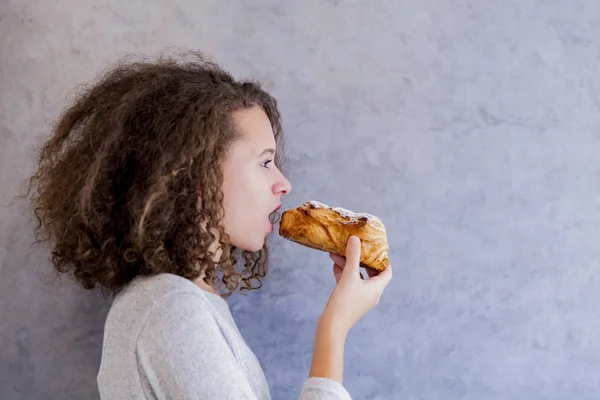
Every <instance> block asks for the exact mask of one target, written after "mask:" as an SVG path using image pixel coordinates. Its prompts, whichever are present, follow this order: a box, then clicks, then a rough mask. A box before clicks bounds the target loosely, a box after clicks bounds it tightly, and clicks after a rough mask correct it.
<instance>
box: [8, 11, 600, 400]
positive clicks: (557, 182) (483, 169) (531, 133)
mask: <svg viewBox="0 0 600 400" xmlns="http://www.w3.org/2000/svg"><path fill="white" fill-rule="evenodd" d="M392 3H393V4H392ZM226 4H227V5H226ZM227 7H229V8H227ZM599 16H600V5H599V3H598V1H597V0H579V1H577V0H569V1H568V2H567V1H559V0H547V1H533V0H520V1H518V0H505V1H501V2H498V1H491V0H462V1H459V0H455V1H442V0H422V1H419V2H415V1H408V0H402V1H396V2H392V1H388V2H383V1H368V2H367V1H341V0H336V1H334V0H330V1H318V0H314V1H308V2H306V1H302V2H301V1H286V2H283V1H275V0H271V1H252V2H249V1H242V0H237V1H227V2H222V1H208V0H203V1H196V0H185V1H182V0H179V1H174V2H166V1H163V2H154V3H151V2H144V1H141V0H129V1H125V0H122V1H120V0H106V1H92V2H86V1H76V0H58V1H56V2H48V1H43V0H27V1H19V0H3V1H2V2H0V37H2V45H1V47H0V61H1V65H0V66H1V69H0V96H1V102H0V200H1V201H2V203H3V204H4V203H6V202H8V201H9V200H10V198H11V196H12V194H13V193H14V192H15V190H17V189H18V187H19V182H20V180H21V179H22V178H24V177H25V176H26V175H27V173H28V172H29V171H30V170H31V156H32V149H33V148H34V146H35V144H36V141H35V140H36V137H37V136H38V135H39V134H42V133H45V132H47V130H48V126H49V123H50V122H51V121H52V118H54V117H55V116H56V113H57V112H58V110H60V108H61V107H62V105H63V104H64V100H65V96H67V95H68V94H69V93H70V90H71V89H72V87H73V86H74V85H75V84H77V83H80V82H82V81H85V80H87V79H89V78H91V77H93V76H94V75H95V73H96V71H97V70H98V69H99V68H101V67H103V66H104V65H105V63H106V62H108V61H112V60H114V59H115V58H116V57H118V56H120V55H122V54H124V53H126V52H131V51H136V52H143V53H149V54H152V53H155V52H156V51H158V50H162V49H164V48H165V47H166V46H180V47H187V48H193V49H201V50H206V51H207V52H209V53H210V54H212V55H213V56H214V57H215V58H216V59H217V60H218V61H219V62H220V63H222V64H223V65H225V66H226V67H227V68H229V69H230V70H232V71H233V72H234V73H235V74H236V75H238V76H251V77H258V78H261V79H263V80H264V82H265V83H266V85H267V87H268V88H269V89H272V91H273V93H274V94H275V95H276V96H277V97H278V98H279V100H280V102H281V106H282V110H283V114H284V118H285V121H284V122H285V126H286V129H287V133H288V137H289V146H288V148H289V153H290V156H291V162H290V164H289V166H290V170H289V178H290V179H291V181H292V183H293V184H294V187H295V188H294V192H293V194H292V195H290V196H289V199H288V201H287V203H286V205H287V206H294V205H297V204H298V203H300V202H302V201H304V200H306V199H317V200H320V201H323V202H325V203H329V204H332V205H339V206H343V207H346V208H350V209H355V210H356V211H366V212H371V213H374V214H377V215H379V216H380V217H382V219H383V220H384V222H386V224H387V226H388V231H389V239H390V243H391V251H392V257H393V261H394V265H395V270H394V271H395V277H394V281H393V282H392V284H391V285H390V287H389V289H388V290H387V291H386V293H385V296H384V298H383V299H382V301H381V303H380V305H379V306H378V308H377V309H375V310H374V311H373V312H371V313H370V314H369V315H368V316H367V317H365V318H364V320H363V321H361V322H360V323H359V324H358V325H357V326H356V327H355V329H354V330H353V331H352V333H351V335H350V337H349V339H348V344H347V350H346V375H345V376H346V381H345V383H346V385H347V387H348V388H349V390H350V391H351V393H352V394H353V395H354V396H355V398H357V399H426V400H433V399H514V400H529V399H578V400H585V399H592V398H598V393H599V392H600V334H599V332H600V317H599V316H598V312H597V308H598V305H599V304H600V274H599V272H598V270H599V260H600V246H599V245H598V242H599V239H600V190H599V187H600V157H598V154H599V153H600V142H599V138H600V134H599V132H600V112H599V111H600V94H599V93H598V90H599V89H600V74H599V70H598V66H599V63H600V51H599V46H600V18H599ZM30 241H31V228H30V224H29V222H28V220H27V218H26V217H25V216H24V205H23V204H17V205H16V206H14V207H12V208H8V209H6V208H2V209H0V343H2V346H0V398H2V399H81V398H86V399H93V398H97V393H96V386H95V385H96V383H95V375H96V372H97V368H98V362H99V356H100V346H101V338H102V325H103V322H104V318H105V316H106V313H107V310H108V307H109V306H110V302H109V300H104V299H102V297H101V296H93V295H89V294H86V293H83V292H82V291H81V290H77V289H74V288H73V287H72V286H71V285H69V284H68V282H65V283H64V284H58V283H52V282H53V281H52V276H51V275H49V273H48V271H49V270H50V269H49V265H48V263H47V261H45V255H44V254H43V253H42V252H41V251H40V250H38V249H32V248H31V247H30V245H29V243H30ZM275 242H276V243H275V250H274V255H273V261H274V262H273V266H272V269H271V272H270V275H269V278H268V279H267V281H266V283H265V286H264V288H263V289H262V290H261V291H259V292H256V293H251V294H249V295H248V296H246V297H235V298H234V299H232V300H231V304H232V309H233V312H234V314H235V316H236V318H237V319H238V321H239V324H240V328H241V330H242V332H243V334H244V335H245V336H246V338H247V340H248V342H249V344H250V345H251V346H252V347H253V348H254V349H255V351H256V353H257V355H258V357H259V358H260V360H261V361H262V363H263V365H264V368H265V371H266V374H267V378H268V379H269V381H270V384H271V387H272V392H273V396H274V398H275V399H293V398H295V397H296V396H297V394H298V393H299V391H300V387H301V384H302V381H303V380H304V378H305V377H306V374H307V371H308V368H309V365H310V355H311V345H312V340H313V333H314V323H315V320H316V318H317V316H318V315H319V313H320V311H321V308H322V306H323V305H324V303H325V301H326V299H327V296H328V294H329V292H330V290H331V289H332V288H333V278H332V276H331V274H330V265H329V260H328V258H327V256H326V255H325V254H320V253H317V252H314V251H311V250H308V249H303V248H300V247H299V246H297V245H294V244H292V243H289V242H286V243H282V241H281V240H276V241H275ZM48 282H50V284H48Z"/></svg>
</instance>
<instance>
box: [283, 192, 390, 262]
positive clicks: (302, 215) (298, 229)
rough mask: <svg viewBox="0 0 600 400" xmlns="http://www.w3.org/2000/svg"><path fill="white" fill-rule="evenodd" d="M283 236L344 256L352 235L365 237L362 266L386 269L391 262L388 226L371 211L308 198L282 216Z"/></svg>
mask: <svg viewBox="0 0 600 400" xmlns="http://www.w3.org/2000/svg"><path fill="white" fill-rule="evenodd" d="M279 235H280V236H281V237H283V238H285V239H287V240H290V241H293V242H296V243H299V244H301V245H303V246H306V247H309V248H312V249H316V250H320V251H325V252H328V253H334V254H338V255H340V256H344V255H345V253H346V242H347V241H348V238H349V237H350V236H353V235H354V236H358V237H359V238H360V239H361V256H360V262H361V266H362V267H365V268H371V269H374V270H377V271H383V270H385V269H386V268H387V267H388V266H389V265H390V260H389V256H388V251H389V249H388V243H387V234H386V230H385V226H384V225H383V223H382V222H381V220H380V219H379V218H377V217H375V216H373V215H370V214H360V213H354V212H352V211H349V210H345V209H343V208H339V207H336V208H333V207H329V206H327V205H325V204H323V203H320V202H317V201H307V202H305V203H304V204H302V205H301V206H299V207H296V208H291V209H289V210H286V211H285V212H284V213H283V214H282V216H281V222H280V224H279Z"/></svg>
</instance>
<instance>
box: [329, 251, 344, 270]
mask: <svg viewBox="0 0 600 400" xmlns="http://www.w3.org/2000/svg"><path fill="white" fill-rule="evenodd" d="M329 258H331V260H332V261H333V262H334V263H336V264H337V265H339V266H340V267H342V268H344V266H345V265H346V258H345V257H342V256H338V255H337V254H333V253H329Z"/></svg>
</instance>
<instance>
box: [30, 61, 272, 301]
mask: <svg viewBox="0 0 600 400" xmlns="http://www.w3.org/2000/svg"><path fill="white" fill-rule="evenodd" d="M252 106H259V107H261V108H262V109H263V110H264V111H265V113H266V114H267V116H268V118H269V120H270V122H271V125H272V128H273V132H274V134H275V141H276V143H277V146H278V151H277V158H276V160H275V162H276V163H278V164H279V166H280V168H281V167H282V161H283V160H282V147H283V141H282V134H283V132H282V128H281V119H280V113H279V110H278V107H277V102H276V100H275V99H274V98H273V97H272V96H270V95H269V94H268V93H267V92H265V91H264V90H263V89H262V88H261V86H260V84H259V83H257V82H254V81H238V80H235V79H234V78H233V77H232V75H231V74H230V73H228V72H226V71H224V70H223V69H222V68H221V67H219V66H218V65H217V64H215V63H214V62H212V61H209V60H208V59H207V58H205V57H204V56H203V55H202V54H201V53H198V52H185V53H183V54H180V55H179V56H165V55H161V56H159V57H157V58H156V59H154V60H145V59H132V60H130V59H129V57H125V58H122V59H120V60H119V61H118V62H117V63H116V64H115V65H113V66H112V67H111V68H109V69H108V70H107V71H106V72H104V73H103V74H101V75H100V76H99V77H98V79H97V80H96V82H94V83H93V84H92V85H91V86H87V87H84V88H83V91H82V92H81V93H80V94H78V95H77V97H76V98H75V99H74V101H73V102H72V104H70V106H69V107H67V109H66V110H65V111H64V112H63V113H62V114H61V115H60V117H59V118H58V120H57V122H56V123H55V125H54V127H53V130H52V134H51V135H50V137H49V138H48V140H47V141H45V142H44V143H43V145H42V147H41V149H40V151H39V156H38V159H37V171H36V172H35V174H34V175H33V176H32V177H31V178H30V179H29V185H28V191H27V194H26V195H25V196H26V197H29V196H30V197H31V203H32V206H33V210H34V213H35V217H36V219H37V222H38V224H37V227H36V228H35V234H36V243H37V242H50V243H51V246H52V249H51V262H52V264H53V266H54V269H55V271H56V272H58V273H72V274H73V276H74V277H75V279H76V280H77V282H78V283H79V284H81V285H82V286H83V287H84V288H86V289H93V288H95V287H100V288H105V289H108V290H109V291H110V292H111V293H113V294H116V293H117V292H118V291H120V290H121V289H122V288H123V287H124V286H125V285H126V284H127V283H128V282H130V281H131V280H132V279H133V278H135V277H136V276H138V275H154V274H158V273H164V272H167V273H172V274H176V275H179V276H182V277H184V278H187V279H190V280H195V279H197V278H198V277H200V275H201V273H202V272H204V274H205V277H204V281H205V282H206V283H208V284H210V285H216V284H219V285H220V289H224V290H225V291H224V292H223V290H221V291H222V293H223V294H224V295H225V296H228V295H230V294H231V293H233V292H234V291H235V290H237V289H241V290H245V289H258V288H260V287H261V286H262V282H261V278H263V277H264V276H265V275H266V273H267V263H268V247H267V243H266V242H265V245H264V246H263V248H262V249H261V250H260V251H258V252H255V253H251V252H247V251H242V250H240V249H236V248H235V247H234V246H232V245H231V244H230V243H229V237H228V235H227V234H226V232H225V231H224V229H223V226H222V219H223V216H224V210H223V192H222V190H221V187H222V183H223V176H222V170H221V167H222V163H223V161H224V159H225V156H226V154H227V150H228V148H229V146H230V145H231V144H232V142H233V141H235V140H237V139H238V138H239V135H240V133H239V132H238V131H236V129H234V124H233V119H232V113H233V112H234V111H236V110H240V109H244V108H249V107H252ZM274 216H275V218H277V217H278V216H279V215H274ZM214 232H218V235H215V234H214ZM217 236H218V246H217V250H218V251H219V253H220V259H219V260H215V259H214V258H215V253H217V251H215V246H214V243H216V240H217ZM240 259H241V260H242V261H243V268H241V271H237V270H236V269H237V268H236V264H237V262H236V260H240ZM254 282H256V283H257V284H256V285H255V284H254Z"/></svg>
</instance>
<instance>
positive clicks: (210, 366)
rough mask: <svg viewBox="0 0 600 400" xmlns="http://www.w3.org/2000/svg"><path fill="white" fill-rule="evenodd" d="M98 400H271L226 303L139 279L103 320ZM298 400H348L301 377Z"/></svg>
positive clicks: (337, 389)
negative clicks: (104, 321)
mask: <svg viewBox="0 0 600 400" xmlns="http://www.w3.org/2000/svg"><path fill="white" fill-rule="evenodd" d="M97 379H98V388H99V390H100V398H101V399H107V400H108V399H110V400H113V399H128V400H134V399H178V400H187V399H211V400H213V399H219V400H226V399H236V400H238V399H249V400H266V399H270V398H271V395H270V393H269V386H268V384H267V381H266V379H265V375H264V373H263V370H262V368H261V366H260V363H259V361H258V360H257V358H256V356H255V355H254V353H253V352H252V351H251V350H250V348H248V346H247V344H246V342H245V341H244V339H243V338H242V335H241V334H240V331H239V330H238V328H237V326H236V324H235V322H234V320H233V317H232V315H231V312H230V310H229V306H228V304H227V302H226V301H225V300H224V299H222V298H221V297H220V296H217V295H215V294H213V293H210V292H207V291H205V290H203V289H201V288H199V287H198V286H196V285H195V284H194V283H193V282H191V281H189V280H187V279H184V278H181V277H179V276H176V275H171V274H162V275H158V276H154V277H138V278H136V279H135V280H134V281H133V282H131V283H130V284H129V285H128V286H127V287H126V288H125V289H124V290H123V291H122V292H120V293H119V294H118V295H117V297H116V298H115V301H114V303H113V305H112V307H111V309H110V312H109V314H108V317H107V320H106V325H105V330H104V343H103V348H102V361H101V364H100V371H99V372H98V377H97ZM299 398H300V400H317V399H319V400H349V399H350V395H349V394H348V392H347V391H346V390H345V389H344V387H343V386H342V385H341V384H339V383H338V382H335V381H333V380H331V379H325V378H308V379H307V380H306V381H305V382H304V386H303V389H302V393H301V394H300V397H299Z"/></svg>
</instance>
